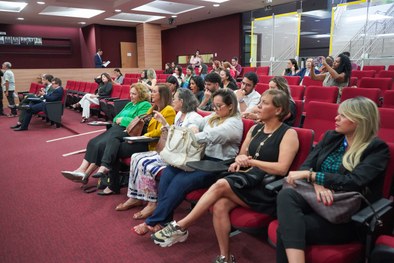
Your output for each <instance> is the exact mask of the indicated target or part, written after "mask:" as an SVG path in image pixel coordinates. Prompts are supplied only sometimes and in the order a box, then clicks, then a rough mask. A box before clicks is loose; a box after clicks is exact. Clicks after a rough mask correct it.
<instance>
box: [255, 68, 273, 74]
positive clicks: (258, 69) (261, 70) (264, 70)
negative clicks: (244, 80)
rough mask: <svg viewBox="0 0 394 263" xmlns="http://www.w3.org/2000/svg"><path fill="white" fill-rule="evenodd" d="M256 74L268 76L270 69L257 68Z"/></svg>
mask: <svg viewBox="0 0 394 263" xmlns="http://www.w3.org/2000/svg"><path fill="white" fill-rule="evenodd" d="M256 74H257V75H268V74H270V67H269V66H261V67H257V69H256Z"/></svg>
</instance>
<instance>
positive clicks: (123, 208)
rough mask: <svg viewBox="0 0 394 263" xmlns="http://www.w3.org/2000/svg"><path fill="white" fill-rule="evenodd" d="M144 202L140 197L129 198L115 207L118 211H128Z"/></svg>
mask: <svg viewBox="0 0 394 263" xmlns="http://www.w3.org/2000/svg"><path fill="white" fill-rule="evenodd" d="M142 205H143V202H142V201H141V200H138V199H131V198H130V199H129V200H127V201H126V202H124V203H121V204H118V205H117V206H116V208H115V210H116V211H126V210H129V209H130V208H133V207H136V206H142Z"/></svg>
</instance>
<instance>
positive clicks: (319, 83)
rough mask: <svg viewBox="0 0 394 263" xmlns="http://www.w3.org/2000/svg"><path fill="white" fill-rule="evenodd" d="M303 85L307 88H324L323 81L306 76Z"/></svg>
mask: <svg viewBox="0 0 394 263" xmlns="http://www.w3.org/2000/svg"><path fill="white" fill-rule="evenodd" d="M302 85H304V86H305V87H308V86H323V81H320V80H313V79H311V77H309V76H305V77H304V78H303V79H302Z"/></svg>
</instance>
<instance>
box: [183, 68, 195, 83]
mask: <svg viewBox="0 0 394 263" xmlns="http://www.w3.org/2000/svg"><path fill="white" fill-rule="evenodd" d="M192 76H194V68H193V67H192V66H187V68H186V75H185V76H184V78H183V82H182V86H181V87H182V88H187V87H189V82H190V79H191V77H192Z"/></svg>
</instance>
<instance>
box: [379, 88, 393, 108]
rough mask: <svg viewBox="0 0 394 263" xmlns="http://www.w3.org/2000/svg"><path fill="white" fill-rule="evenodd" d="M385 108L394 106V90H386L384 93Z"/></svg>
mask: <svg viewBox="0 0 394 263" xmlns="http://www.w3.org/2000/svg"><path fill="white" fill-rule="evenodd" d="M382 107H384V108H394V90H386V91H385V92H384V93H383V105H382Z"/></svg>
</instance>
